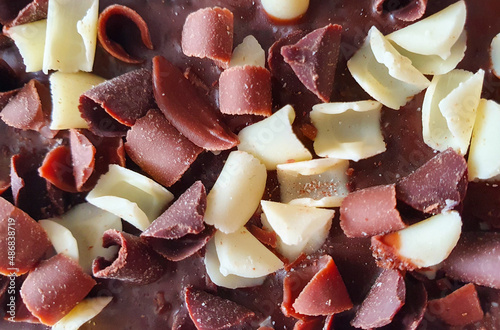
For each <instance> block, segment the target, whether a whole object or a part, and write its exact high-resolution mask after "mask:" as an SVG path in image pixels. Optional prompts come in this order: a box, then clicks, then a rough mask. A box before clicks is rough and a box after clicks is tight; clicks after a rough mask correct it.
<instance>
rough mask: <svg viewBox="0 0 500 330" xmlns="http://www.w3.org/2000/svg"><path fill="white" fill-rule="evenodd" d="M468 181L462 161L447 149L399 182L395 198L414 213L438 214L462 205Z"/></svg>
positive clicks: (465, 164)
mask: <svg viewBox="0 0 500 330" xmlns="http://www.w3.org/2000/svg"><path fill="white" fill-rule="evenodd" d="M467 181H468V180H467V163H466V162H465V159H464V157H463V156H461V155H459V154H458V153H456V152H455V151H454V150H452V149H447V150H446V151H443V152H441V153H439V154H437V155H436V156H434V157H433V158H432V159H430V160H429V161H428V162H427V163H425V164H424V165H422V166H421V167H419V168H418V169H417V170H416V171H415V172H413V173H411V174H410V175H408V176H406V177H404V178H403V179H401V180H400V181H399V182H398V183H397V186H396V194H397V198H398V199H399V200H401V201H403V202H405V203H406V204H408V205H410V206H411V207H413V208H414V209H416V210H419V211H421V212H425V213H431V214H437V213H440V212H441V211H443V210H449V209H453V208H454V207H456V206H457V205H459V204H460V203H461V202H462V201H463V199H464V198H465V193H466V191H467Z"/></svg>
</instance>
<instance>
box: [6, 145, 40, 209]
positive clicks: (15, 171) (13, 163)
mask: <svg viewBox="0 0 500 330" xmlns="http://www.w3.org/2000/svg"><path fill="white" fill-rule="evenodd" d="M35 166H36V164H35V162H34V159H33V157H30V155H29V154H27V153H21V154H17V155H14V156H12V158H11V159H10V186H11V190H12V199H13V200H14V205H16V206H17V205H19V194H20V192H21V190H22V189H23V188H24V179H23V177H24V176H25V175H26V174H28V172H30V171H31V169H32V168H33V167H35Z"/></svg>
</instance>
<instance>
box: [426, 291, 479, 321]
mask: <svg viewBox="0 0 500 330" xmlns="http://www.w3.org/2000/svg"><path fill="white" fill-rule="evenodd" d="M427 308H428V311H429V312H430V313H431V314H433V315H435V316H437V317H438V318H440V319H441V320H443V321H444V322H445V323H447V324H449V325H454V326H463V325H467V324H469V323H473V322H477V321H481V320H482V319H483V316H484V313H483V310H482V309H481V303H480V302H479V297H478V296H477V291H476V287H475V286H474V284H471V283H469V284H466V285H464V286H463V287H461V288H460V289H458V290H456V291H453V292H452V293H451V294H449V295H447V296H446V297H444V298H440V299H434V300H430V301H429V303H428V305H427Z"/></svg>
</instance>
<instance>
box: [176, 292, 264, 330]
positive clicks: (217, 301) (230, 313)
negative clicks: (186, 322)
mask: <svg viewBox="0 0 500 330" xmlns="http://www.w3.org/2000/svg"><path fill="white" fill-rule="evenodd" d="M184 299H185V302H186V306H187V308H188V312H189V316H190V317H191V320H193V322H194V324H195V325H196V328H198V330H217V329H239V328H244V324H245V323H246V322H247V321H249V320H251V319H252V318H254V317H255V313H254V312H252V311H251V310H249V309H247V308H245V307H243V306H241V305H238V304H237V303H235V302H232V301H231V300H227V299H223V298H221V297H218V296H214V295H212V294H210V293H207V292H205V291H202V290H197V289H194V288H191V287H188V288H186V289H185V290H184Z"/></svg>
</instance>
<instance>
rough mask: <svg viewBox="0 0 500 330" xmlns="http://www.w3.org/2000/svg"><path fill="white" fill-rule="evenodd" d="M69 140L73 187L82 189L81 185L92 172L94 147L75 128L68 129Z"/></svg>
mask: <svg viewBox="0 0 500 330" xmlns="http://www.w3.org/2000/svg"><path fill="white" fill-rule="evenodd" d="M69 142H70V146H71V160H72V165H73V177H74V179H75V187H76V189H77V190H78V191H82V187H83V185H84V184H85V183H86V182H87V180H88V179H89V178H90V176H91V175H92V173H93V172H94V166H95V154H96V149H95V147H94V146H93V145H92V143H91V142H90V141H89V139H87V137H86V136H85V135H84V134H83V133H82V132H80V131H78V130H75V129H72V130H70V133H69Z"/></svg>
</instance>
